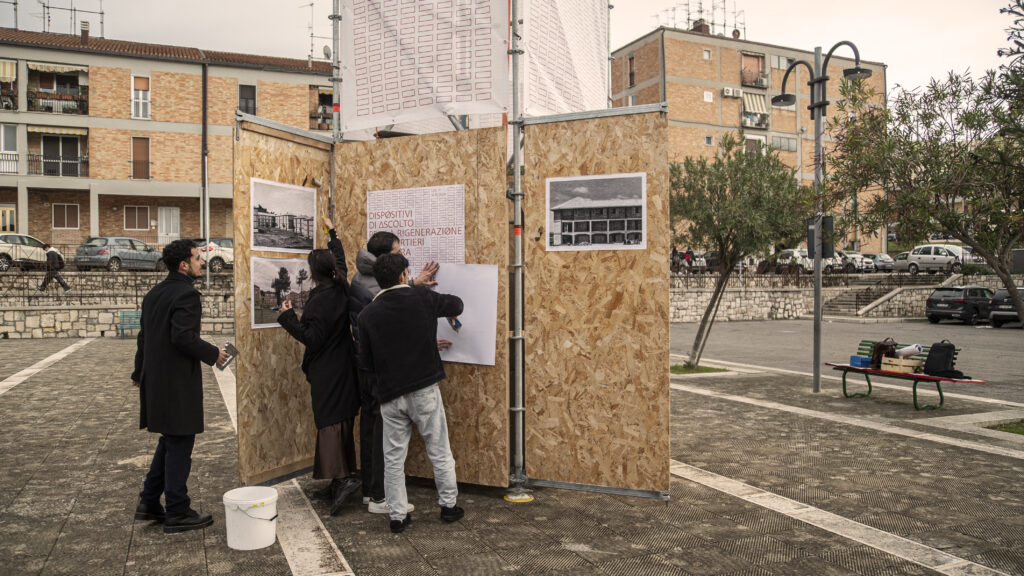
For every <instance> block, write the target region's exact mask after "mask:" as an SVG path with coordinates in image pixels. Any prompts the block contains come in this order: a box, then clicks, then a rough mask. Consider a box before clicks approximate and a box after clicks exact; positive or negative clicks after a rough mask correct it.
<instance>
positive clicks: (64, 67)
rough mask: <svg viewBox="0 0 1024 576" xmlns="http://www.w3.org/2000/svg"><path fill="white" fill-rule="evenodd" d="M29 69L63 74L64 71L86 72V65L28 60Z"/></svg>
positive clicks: (87, 69) (87, 68)
mask: <svg viewBox="0 0 1024 576" xmlns="http://www.w3.org/2000/svg"><path fill="white" fill-rule="evenodd" d="M26 65H27V66H28V69H29V70H36V71H37V72H53V73H55V74H63V73H65V72H88V71H89V67H88V66H76V65H74V64H46V63H45V62H28V63H26Z"/></svg>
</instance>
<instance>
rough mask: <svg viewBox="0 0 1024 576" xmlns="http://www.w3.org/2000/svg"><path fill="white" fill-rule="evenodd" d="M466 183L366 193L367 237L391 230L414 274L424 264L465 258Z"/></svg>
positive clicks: (458, 261)
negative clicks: (400, 242) (400, 244)
mask: <svg viewBox="0 0 1024 576" xmlns="http://www.w3.org/2000/svg"><path fill="white" fill-rule="evenodd" d="M465 222H466V187H465V186H464V185H463V184H452V185H448V186H431V187H427V188H401V189H397V190H373V191H370V192H367V194H366V238H367V240H369V238H370V237H371V236H373V235H374V234H375V233H377V232H381V231H385V232H391V233H392V234H395V235H396V236H398V238H399V240H401V241H402V254H404V255H405V257H406V258H408V259H409V267H410V268H411V269H412V274H413V275H414V276H415V275H416V274H418V273H419V271H420V270H422V269H423V265H424V264H426V263H428V262H430V261H431V260H436V261H437V262H440V263H441V264H464V263H465V262H466V227H465Z"/></svg>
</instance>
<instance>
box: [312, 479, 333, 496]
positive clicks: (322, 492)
mask: <svg viewBox="0 0 1024 576" xmlns="http://www.w3.org/2000/svg"><path fill="white" fill-rule="evenodd" d="M337 483H338V480H331V481H330V482H328V483H327V484H325V485H324V487H323V488H321V489H319V490H317V491H316V492H313V498H316V499H317V500H332V499H333V498H334V487H335V485H336V484H337Z"/></svg>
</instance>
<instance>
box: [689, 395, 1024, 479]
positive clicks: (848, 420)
mask: <svg viewBox="0 0 1024 576" xmlns="http://www.w3.org/2000/svg"><path fill="white" fill-rule="evenodd" d="M670 387H671V388H672V389H673V390H679V391H680V392H690V393H691V394H700V395H702V396H712V397H714V398H720V399H722V400H730V401H732V402H742V403H744V404H752V405H754V406H760V407H761V408H768V409H771V410H779V411H782V412H790V413H793V414H799V415H801V416H807V417H810V418H819V419H821V420H830V421H832V422H839V423H841V424H849V425H850V426H859V427H861V428H869V429H871V430H877V431H879V432H887V433H889V434H898V435H900V436H909V437H910V438H917V439H919V440H928V441H930V442H938V443H940V444H949V445H951V446H958V447H960V448H967V449H970V450H977V451H979V452H988V453H989V454H995V455H997V456H1005V457H1007V458H1015V459H1018V460H1024V451H1021V450H1012V449H1009V448H1000V447H999V446H989V445H988V444H982V443H980V442H972V441H970V440H960V439H958V438H950V437H948V436H941V435H939V434H931V433H928V432H919V431H917V430H911V429H909V428H900V427H899V426H893V425H891V424H884V423H881V422H874V421H872V420H865V419H862V418H853V417H851V416H843V415H841V414H832V413H829V412H820V411H817V410H808V409H806V408H798V407H796V406H789V405H788V404H780V403H778V402H772V401H770V400H759V399H756V398H746V397H743V396H733V395H731V394H724V393H722V392H715V391H713V390H705V389H703V388H695V387H693V386H685V385H683V384H674V383H673V384H670Z"/></svg>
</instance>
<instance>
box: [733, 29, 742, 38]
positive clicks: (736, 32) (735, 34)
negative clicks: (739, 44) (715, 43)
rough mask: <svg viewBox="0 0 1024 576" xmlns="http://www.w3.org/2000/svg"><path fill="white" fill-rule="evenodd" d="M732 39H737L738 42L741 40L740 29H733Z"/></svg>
mask: <svg viewBox="0 0 1024 576" xmlns="http://www.w3.org/2000/svg"><path fill="white" fill-rule="evenodd" d="M732 37H733V38H735V39H737V40H739V39H740V31H739V29H736V28H734V29H733V31H732Z"/></svg>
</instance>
